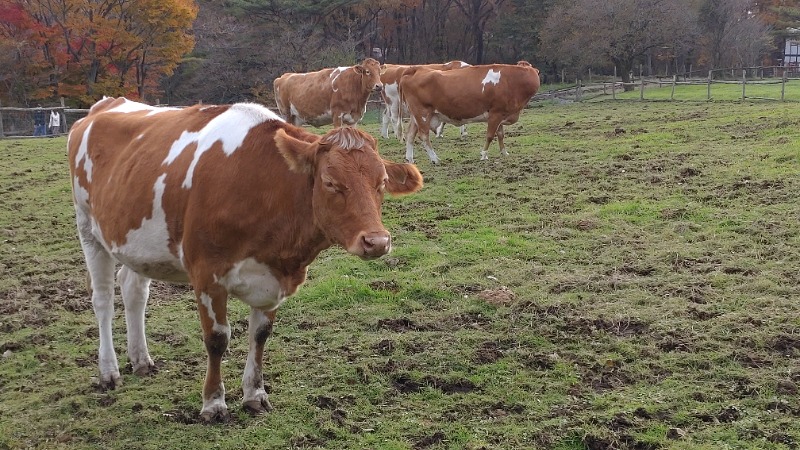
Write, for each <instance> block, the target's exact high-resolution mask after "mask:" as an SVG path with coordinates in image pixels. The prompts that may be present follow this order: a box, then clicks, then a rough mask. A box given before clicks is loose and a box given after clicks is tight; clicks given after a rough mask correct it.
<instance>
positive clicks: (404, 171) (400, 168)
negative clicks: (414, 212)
mask: <svg viewBox="0 0 800 450" xmlns="http://www.w3.org/2000/svg"><path fill="white" fill-rule="evenodd" d="M383 165H384V166H385V167H386V174H387V175H388V176H389V181H388V182H387V183H386V192H388V193H390V194H394V195H404V194H411V193H413V192H417V191H418V190H420V189H422V174H421V173H419V170H418V169H417V166H415V165H413V164H398V163H393V162H391V161H386V160H384V161H383Z"/></svg>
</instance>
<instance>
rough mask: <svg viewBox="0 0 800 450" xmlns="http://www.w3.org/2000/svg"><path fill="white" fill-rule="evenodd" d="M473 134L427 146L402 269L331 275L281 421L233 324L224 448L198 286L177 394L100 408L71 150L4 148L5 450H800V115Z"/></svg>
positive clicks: (153, 380) (372, 264)
mask: <svg viewBox="0 0 800 450" xmlns="http://www.w3.org/2000/svg"><path fill="white" fill-rule="evenodd" d="M364 128H365V129H367V130H368V131H369V132H371V133H372V134H373V135H374V136H379V125H378V124H377V123H376V122H375V121H373V122H371V123H367V124H366V125H365V126H364ZM468 131H469V136H468V137H467V138H461V137H459V136H458V131H457V129H456V128H455V127H448V128H446V131H445V135H444V136H443V137H442V138H438V139H434V140H433V145H434V148H435V149H436V150H437V153H438V154H439V157H440V158H441V159H442V164H440V165H438V166H433V165H431V164H430V163H429V161H428V159H427V156H426V155H425V153H424V151H422V150H421V148H420V147H419V146H417V147H416V159H417V164H418V166H419V168H420V170H422V172H423V174H424V176H425V179H426V180H425V181H426V185H425V187H424V188H423V190H422V191H421V192H420V193H418V194H415V195H412V196H409V197H404V198H388V199H387V201H386V203H385V206H384V223H385V224H386V226H387V228H388V229H389V230H390V231H391V232H392V233H393V235H394V239H395V248H394V250H393V252H392V253H391V254H390V255H388V256H387V257H384V258H383V259H380V260H376V261H368V262H367V261H361V260H359V259H357V258H354V257H352V256H348V255H347V254H345V252H344V251H343V250H340V249H335V248H334V249H331V250H328V251H326V252H324V253H323V254H322V255H320V257H319V258H318V260H317V261H316V262H315V263H314V264H312V265H311V268H310V271H309V280H308V281H307V282H306V284H305V285H304V286H302V287H301V288H300V290H299V292H298V293H297V295H295V296H294V297H292V298H290V299H289V300H287V302H286V303H285V304H284V306H283V307H282V308H281V310H280V311H279V313H278V319H277V323H276V326H275V328H274V334H273V336H272V337H271V338H270V339H269V340H268V341H267V356H266V357H265V361H267V363H266V366H265V369H264V374H265V383H266V385H267V386H268V388H267V390H268V392H270V399H271V402H272V404H273V405H274V407H275V410H274V411H273V412H271V413H269V414H267V415H263V416H259V417H250V416H249V415H247V414H246V413H245V412H244V411H243V410H242V409H241V407H240V405H239V402H238V400H239V398H240V397H241V392H242V390H241V385H240V384H241V373H242V370H243V367H244V362H245V361H244V359H245V355H246V353H247V339H246V335H245V334H244V333H245V330H246V325H247V316H246V310H245V308H244V307H243V305H242V304H241V303H239V302H238V301H236V300H233V301H232V302H231V303H230V307H229V318H230V322H231V326H232V339H231V346H230V349H229V352H228V355H227V357H226V358H225V360H224V364H223V373H224V376H225V379H226V383H227V389H228V403H229V405H230V407H231V413H232V418H231V420H230V421H229V422H227V423H224V424H218V425H212V426H206V425H202V424H200V423H199V420H198V412H199V410H200V407H201V398H200V387H201V385H202V380H203V375H204V370H205V351H204V348H203V344H202V341H201V333H200V325H199V323H198V318H197V311H196V308H195V305H194V297H193V294H192V293H191V291H190V290H189V289H188V288H186V287H182V286H172V285H167V284H162V283H154V285H153V288H152V293H151V299H150V303H149V307H148V313H147V316H148V322H147V323H148V337H149V342H150V350H151V353H152V355H153V357H154V359H155V360H156V365H157V367H158V372H157V373H156V374H154V375H152V376H150V377H145V378H141V377H136V376H134V375H133V374H132V373H131V372H130V367H128V368H127V370H125V369H123V372H124V373H123V382H124V384H123V386H121V387H120V388H118V389H117V390H114V391H108V392H103V391H102V390H100V389H99V387H98V386H97V380H96V377H97V374H98V369H97V363H96V360H97V344H98V337H97V329H96V325H95V321H94V315H93V313H92V310H91V302H90V300H89V298H88V296H87V293H86V289H85V285H84V267H83V260H82V255H81V252H80V248H79V244H78V240H77V238H76V232H75V225H74V222H73V210H72V206H71V200H70V196H71V194H70V187H69V186H70V185H69V176H68V169H67V163H66V151H65V147H66V139H65V138H54V139H39V140H0V205H2V207H0V237H1V238H2V245H1V246H0V271H2V277H0V405H1V406H2V408H0V449H16V448H34V449H54V448H55V449H57V448H62V449H72V448H75V449H77V448H80V449H86V448H89V449H92V448H97V449H140V448H141V449H165V448H170V449H173V448H176V449H178V448H186V449H190V448H191V449H202V448H231V449H233V448H236V449H241V448H258V449H265V448H276V449H277V448H281V449H282V448H374V449H412V448H413V449H444V448H449V449H465V448H466V449H483V448H486V449H515V448H520V449H522V448H525V449H529V448H542V449H561V450H567V449H576V450H577V449H607V448H619V449H661V448H668V449H719V448H737V449H793V448H797V447H798V446H800V220H798V219H800V201H798V192H800V105H798V104H797V103H776V102H744V103H730V102H727V103H726V102H708V103H705V102H702V103H685V102H658V103H647V102H645V103H641V102H638V101H619V102H602V103H584V104H563V105H557V104H550V103H545V104H535V106H534V107H533V108H531V109H528V110H526V111H525V112H524V113H523V115H522V118H521V120H520V122H519V123H517V124H516V125H513V126H508V127H506V145H507V148H508V151H509V152H510V155H509V156H508V157H504V158H502V157H500V156H499V154H498V150H497V144H496V143H493V144H492V146H491V147H490V149H489V157H490V159H489V161H478V158H479V151H480V149H481V146H482V141H483V136H484V132H485V126H484V125H483V124H473V125H469V126H468ZM379 142H380V146H381V147H380V149H381V152H382V153H383V154H384V156H385V157H386V158H388V159H392V160H395V161H400V160H402V158H403V155H404V153H405V151H404V147H403V146H402V144H400V143H399V142H398V141H396V140H394V139H379ZM121 307H122V306H121V302H120V301H119V299H118V301H117V319H116V321H115V328H114V330H115V334H116V336H117V340H116V344H117V351H118V352H119V354H120V358H121V359H120V365H121V366H122V365H124V364H125V363H126V362H127V359H126V354H125V342H124V341H125V339H124V318H123V316H122V312H121Z"/></svg>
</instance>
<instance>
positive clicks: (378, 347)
mask: <svg viewBox="0 0 800 450" xmlns="http://www.w3.org/2000/svg"><path fill="white" fill-rule="evenodd" d="M394 349H395V343H394V341H392V340H390V339H383V340H381V341H380V342H378V343H377V344H375V345H373V346H372V350H374V351H375V352H376V353H377V354H379V355H383V356H388V355H391V354H392V353H394Z"/></svg>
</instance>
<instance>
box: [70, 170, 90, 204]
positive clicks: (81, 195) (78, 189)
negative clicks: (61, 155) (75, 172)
mask: <svg viewBox="0 0 800 450" xmlns="http://www.w3.org/2000/svg"><path fill="white" fill-rule="evenodd" d="M72 197H73V198H74V199H75V207H76V208H78V207H80V208H88V207H89V191H87V190H86V189H84V188H83V186H81V182H80V178H78V177H75V178H73V179H72Z"/></svg>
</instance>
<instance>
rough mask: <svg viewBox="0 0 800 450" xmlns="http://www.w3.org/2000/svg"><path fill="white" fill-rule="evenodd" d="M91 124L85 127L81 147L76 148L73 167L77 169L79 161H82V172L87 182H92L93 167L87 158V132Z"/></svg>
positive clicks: (90, 160) (90, 159)
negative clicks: (84, 173)
mask: <svg viewBox="0 0 800 450" xmlns="http://www.w3.org/2000/svg"><path fill="white" fill-rule="evenodd" d="M92 125H94V124H93V123H90V124H89V126H88V127H86V131H84V132H83V136H81V145H80V146H79V147H78V153H77V154H75V167H78V166H79V165H80V164H81V160H83V170H84V172H86V179H87V180H89V182H90V183H91V182H92V167H94V163H92V158H89V132H90V131H91V130H92Z"/></svg>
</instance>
